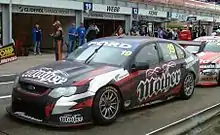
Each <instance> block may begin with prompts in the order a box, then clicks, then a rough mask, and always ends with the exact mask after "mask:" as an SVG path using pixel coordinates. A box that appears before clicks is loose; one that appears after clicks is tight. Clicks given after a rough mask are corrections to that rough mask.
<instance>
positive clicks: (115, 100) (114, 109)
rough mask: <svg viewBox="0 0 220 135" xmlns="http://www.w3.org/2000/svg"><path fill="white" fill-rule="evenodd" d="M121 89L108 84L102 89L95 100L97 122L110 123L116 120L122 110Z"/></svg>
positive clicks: (94, 113)
mask: <svg viewBox="0 0 220 135" xmlns="http://www.w3.org/2000/svg"><path fill="white" fill-rule="evenodd" d="M120 106H121V98H120V94H119V91H118V90H117V89H116V88H114V87H112V86H107V87H104V88H102V89H100V90H99V91H98V92H97V94H96V96H95V98H94V100H93V117H94V121H95V123H96V124H102V125H108V124H111V123H113V122H114V121H115V120H116V117H117V115H118V114H119V112H120V108H121V107H120Z"/></svg>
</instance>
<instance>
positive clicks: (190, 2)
mask: <svg viewBox="0 0 220 135" xmlns="http://www.w3.org/2000/svg"><path fill="white" fill-rule="evenodd" d="M130 1H132V2H141V3H146V4H149V3H155V4H156V3H158V4H159V3H160V4H169V5H178V6H185V7H190V8H200V9H209V10H219V6H217V5H216V6H215V4H213V3H207V2H201V1H198V0H130Z"/></svg>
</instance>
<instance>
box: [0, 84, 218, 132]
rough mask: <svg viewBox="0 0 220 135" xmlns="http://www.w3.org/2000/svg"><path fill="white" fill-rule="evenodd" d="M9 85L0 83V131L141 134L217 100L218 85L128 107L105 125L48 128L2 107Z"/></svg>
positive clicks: (7, 98) (7, 102) (183, 116)
mask: <svg viewBox="0 0 220 135" xmlns="http://www.w3.org/2000/svg"><path fill="white" fill-rule="evenodd" d="M11 89H12V84H7V85H0V96H6V97H5V98H0V108H1V109H0V131H4V132H6V133H7V134H8V135H113V134H114V135H145V134H147V133H149V132H151V131H153V130H156V129H158V128H161V127H163V126H165V125H168V124H170V123H173V122H175V121H177V120H179V119H182V118H185V117H187V116H189V115H191V114H193V113H196V112H198V111H200V110H202V109H205V108H207V107H210V106H212V105H214V104H217V103H219V102H220V98H219V95H220V88H219V87H204V88H202V87H199V88H196V90H195V93H194V96H193V97H192V98H191V99H190V100H186V101H183V100H176V99H175V100H171V101H167V102H165V103H160V104H157V105H152V106H148V107H144V108H141V109H135V110H132V111H128V112H125V113H123V114H121V116H120V117H119V118H118V119H117V121H116V122H115V123H114V124H112V125H109V126H98V125H87V126H83V127H74V128H73V127H72V128H50V127H45V126H39V125H35V124H30V123H28V122H23V121H21V120H17V119H13V118H11V117H9V116H8V115H7V114H6V111H5V107H6V106H8V105H9V104H10V100H11V99H10V97H9V96H8V95H10V93H11ZM7 96H8V97H7ZM0 135H3V133H2V134H1V133H0Z"/></svg>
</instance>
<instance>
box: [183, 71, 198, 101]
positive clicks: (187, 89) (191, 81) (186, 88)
mask: <svg viewBox="0 0 220 135" xmlns="http://www.w3.org/2000/svg"><path fill="white" fill-rule="evenodd" d="M195 85H196V84H195V77H194V75H193V74H192V73H188V74H187V75H186V77H185V79H184V82H183V86H182V91H181V94H180V97H181V99H183V100H187V99H190V98H191V96H192V95H193V93H194V89H195Z"/></svg>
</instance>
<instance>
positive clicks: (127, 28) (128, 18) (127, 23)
mask: <svg viewBox="0 0 220 135" xmlns="http://www.w3.org/2000/svg"><path fill="white" fill-rule="evenodd" d="M131 27H132V15H126V17H125V33H129V31H130V29H131Z"/></svg>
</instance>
